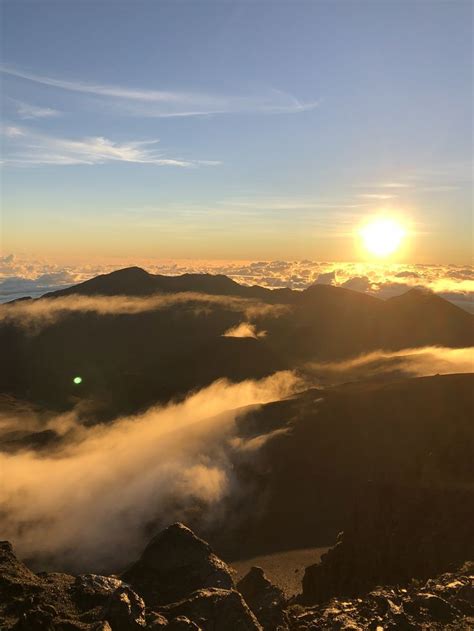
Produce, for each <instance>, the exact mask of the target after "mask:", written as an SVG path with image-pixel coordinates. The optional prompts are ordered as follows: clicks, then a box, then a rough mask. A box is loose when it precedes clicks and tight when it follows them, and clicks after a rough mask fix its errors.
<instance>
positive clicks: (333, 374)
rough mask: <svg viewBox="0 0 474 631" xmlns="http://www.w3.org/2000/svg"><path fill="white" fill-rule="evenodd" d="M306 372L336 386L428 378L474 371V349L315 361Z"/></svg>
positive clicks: (378, 353) (383, 353)
mask: <svg viewBox="0 0 474 631" xmlns="http://www.w3.org/2000/svg"><path fill="white" fill-rule="evenodd" d="M305 370H306V371H307V373H308V375H311V378H312V379H313V380H315V381H317V382H319V381H322V382H323V383H324V384H328V385H335V384H338V383H345V382H348V381H355V380H359V379H370V378H386V377H387V376H389V375H400V376H411V377H424V376H429V375H435V374H443V375H449V374H456V373H470V372H474V347H468V348H445V347H441V346H426V347H423V348H408V349H404V350H401V351H395V352H388V351H381V350H380V351H374V352H372V353H366V354H364V355H360V356H358V357H355V358H352V359H349V360H345V361H340V362H312V363H309V364H307V365H306V367H305Z"/></svg>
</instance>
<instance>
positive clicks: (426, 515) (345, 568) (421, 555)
mask: <svg viewBox="0 0 474 631" xmlns="http://www.w3.org/2000/svg"><path fill="white" fill-rule="evenodd" d="M372 486H373V488H372ZM473 505H474V496H473V492H472V490H471V489H469V488H464V487H452V488H449V487H443V488H437V487H435V486H433V487H420V488H413V487H408V488H407V487H397V486H393V485H370V488H368V489H367V491H366V493H365V494H364V496H363V497H361V498H360V500H358V501H357V506H358V509H357V512H355V513H354V515H353V517H352V520H351V522H350V523H349V524H348V527H347V529H346V530H345V531H344V533H341V535H340V537H339V540H338V542H337V543H336V545H335V546H334V547H332V548H330V549H329V551H328V552H327V553H326V554H324V555H323V556H322V557H321V562H320V563H319V564H316V565H312V566H310V567H308V568H306V571H305V574H304V577H303V598H302V601H303V602H304V603H306V604H314V603H320V602H324V601H326V600H329V599H330V598H332V597H333V596H338V597H341V596H342V597H352V596H358V595H362V594H364V593H367V592H369V591H370V590H371V589H373V588H374V587H376V586H377V585H394V584H402V583H407V582H409V581H410V580H411V579H421V580H426V579H427V578H429V577H430V576H436V575H437V574H439V573H440V572H445V571H450V570H452V569H455V568H456V567H459V565H460V564H462V563H463V562H464V561H465V560H466V559H473V558H474V535H473V531H472V517H473V509H472V507H473Z"/></svg>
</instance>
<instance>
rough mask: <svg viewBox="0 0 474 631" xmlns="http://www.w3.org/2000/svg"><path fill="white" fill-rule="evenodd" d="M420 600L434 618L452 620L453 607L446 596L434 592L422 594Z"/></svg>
mask: <svg viewBox="0 0 474 631" xmlns="http://www.w3.org/2000/svg"><path fill="white" fill-rule="evenodd" d="M418 602H419V603H420V605H421V606H422V607H424V608H425V609H426V610H427V611H428V612H429V614H430V616H431V617H432V618H433V619H434V620H450V619H451V618H452V617H453V614H454V611H453V607H452V606H451V605H450V604H449V603H448V601H447V600H444V598H440V597H439V596H435V595H434V594H420V595H419V597H418Z"/></svg>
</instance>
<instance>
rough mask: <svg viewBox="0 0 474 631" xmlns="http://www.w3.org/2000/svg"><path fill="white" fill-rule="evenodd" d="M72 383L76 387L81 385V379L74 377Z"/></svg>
mask: <svg viewBox="0 0 474 631" xmlns="http://www.w3.org/2000/svg"><path fill="white" fill-rule="evenodd" d="M73 382H74V383H75V384H76V386H78V385H79V384H81V383H82V377H74V379H73Z"/></svg>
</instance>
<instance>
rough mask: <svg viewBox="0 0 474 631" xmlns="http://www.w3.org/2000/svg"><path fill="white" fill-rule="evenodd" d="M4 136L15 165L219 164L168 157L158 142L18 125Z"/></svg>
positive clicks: (7, 156)
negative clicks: (63, 134)
mask: <svg viewBox="0 0 474 631" xmlns="http://www.w3.org/2000/svg"><path fill="white" fill-rule="evenodd" d="M2 133H3V135H4V136H5V137H6V138H7V139H9V146H7V147H6V148H5V157H4V160H3V162H4V164H6V165H12V166H41V165H58V166H61V165H81V164H82V165H94V164H105V163H107V162H129V163H138V164H153V165H156V166H175V167H193V166H198V165H201V164H202V165H207V166H210V165H217V164H219V162H218V161H213V160H182V159H176V158H168V157H166V156H164V155H163V153H161V152H159V151H158V150H157V149H156V145H157V144H158V142H159V140H157V139H153V140H139V141H132V142H122V143H119V142H114V141H112V140H109V139H107V138H104V137H103V136H93V137H86V138H81V139H70V138H58V137H54V136H48V135H46V134H42V133H39V132H36V131H34V130H31V129H27V128H23V127H18V126H7V127H5V128H4V129H3V130H2Z"/></svg>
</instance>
